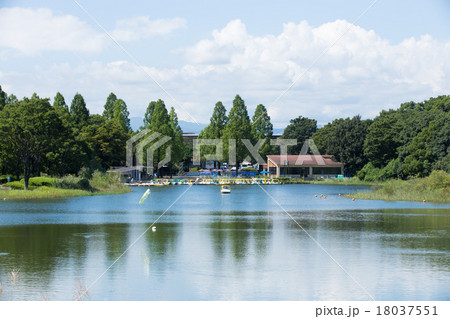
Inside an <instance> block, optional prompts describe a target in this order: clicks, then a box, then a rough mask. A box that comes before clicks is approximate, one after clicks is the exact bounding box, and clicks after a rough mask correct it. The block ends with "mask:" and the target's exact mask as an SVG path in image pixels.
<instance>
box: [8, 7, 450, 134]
mask: <svg viewBox="0 0 450 319" xmlns="http://www.w3.org/2000/svg"><path fill="white" fill-rule="evenodd" d="M78 2H79V3H80V5H81V6H82V7H84V9H85V10H86V11H87V12H89V13H90V14H91V15H92V16H93V17H94V18H95V19H97V20H98V22H99V23H100V24H101V26H102V27H104V28H105V29H106V30H107V31H108V33H110V34H111V35H112V36H113V38H114V39H115V40H116V41H118V42H119V43H120V44H121V45H122V46H123V47H124V48H125V49H126V50H127V52H128V53H129V54H130V55H131V56H132V57H133V58H134V59H135V61H137V62H138V64H139V65H136V64H135V63H134V62H135V61H133V60H132V59H131V58H130V56H128V55H127V54H126V53H124V52H123V51H122V50H121V49H120V48H118V47H117V45H116V44H115V43H114V42H113V41H112V40H111V39H110V38H109V37H108V36H106V34H105V33H104V32H103V31H102V30H101V29H100V28H99V27H98V26H97V25H96V24H95V23H94V21H92V20H91V19H90V17H89V16H88V15H87V14H86V13H85V12H83V10H81V9H80V8H79V7H78V5H77V4H76V3H75V2H74V1H70V0H66V1H39V2H37V1H0V85H2V87H3V89H4V90H5V91H6V92H7V93H13V94H15V95H17V96H18V97H23V96H30V95H31V94H32V93H33V92H35V91H36V92H37V93H38V94H39V95H40V96H41V97H49V98H53V97H54V96H55V94H56V92H58V91H60V92H61V93H62V94H63V95H64V97H65V99H66V102H67V103H68V104H70V101H71V99H72V97H73V95H74V94H75V93H76V92H80V93H81V94H82V95H83V96H84V97H85V99H86V102H87V104H88V107H89V109H90V110H91V112H92V113H99V112H101V111H102V107H103V104H104V102H105V100H106V97H107V95H108V94H109V92H111V91H112V92H114V93H115V94H116V95H117V96H118V97H119V98H122V99H124V100H125V102H126V103H127V105H128V108H129V111H130V113H131V116H143V114H144V112H145V108H146V106H147V105H148V103H149V102H150V101H151V100H156V99H158V98H162V99H163V100H164V101H165V102H166V105H167V106H174V107H175V108H176V110H177V112H178V114H179V116H180V118H181V119H183V120H188V121H193V119H195V120H196V121H198V122H203V123H205V122H207V121H208V119H209V117H210V115H211V112H212V108H213V106H214V104H215V102H217V101H218V100H221V101H223V102H224V104H225V106H226V107H227V109H228V110H229V108H230V107H231V104H232V100H233V98H234V96H235V95H236V94H240V95H241V97H242V98H243V99H244V100H245V101H246V104H247V106H248V108H249V112H250V114H251V115H252V113H253V110H254V108H255V107H256V105H257V104H260V103H262V104H264V105H266V107H268V109H269V114H270V115H271V117H272V121H273V122H274V124H275V126H276V127H282V126H285V125H286V124H287V123H288V122H289V120H290V119H292V118H295V117H297V116H299V115H302V116H306V117H310V118H315V119H317V120H318V122H319V123H320V124H326V123H327V122H328V121H331V120H333V119H334V118H336V117H347V116H353V115H356V114H361V115H362V116H363V118H370V117H373V116H375V115H376V114H377V113H378V112H379V111H380V110H381V109H386V108H389V107H397V106H398V105H399V104H400V103H401V102H405V101H409V100H416V101H421V100H424V99H428V98H429V97H431V96H437V95H442V94H449V89H450V81H449V80H450V78H449V77H450V76H449V72H450V22H449V19H448V17H449V16H450V15H449V14H450V4H448V2H446V1H443V0H441V1H439V0H434V1H433V0H432V1H406V0H396V1H386V0H380V1H378V2H377V3H376V4H375V5H374V6H373V7H372V8H371V9H370V10H369V11H368V12H367V13H366V14H364V15H363V16H362V17H361V19H360V20H358V21H357V22H356V23H355V24H352V22H354V21H355V20H356V19H357V18H358V16H360V14H361V13H362V12H364V11H365V10H366V9H367V8H368V7H369V6H370V5H371V4H372V3H373V1H361V0H360V1H331V0H327V1H325V0H322V1H320V0H319V1H277V2H275V1H128V2H123V1H84V0H79V1H78ZM344 33H345V34H344ZM343 34H344V35H343ZM342 35H343V36H342ZM337 39H339V40H338V41H336V40H337ZM335 41H336V43H335V45H333V46H332V47H331V48H329V49H328V50H327V48H328V47H329V45H330V44H331V43H333V42H335ZM324 50H327V51H326V52H325V53H324V54H323V55H321V54H322V53H323V52H324ZM319 56H320V59H318V60H317V61H316V58H317V57H319ZM149 75H150V76H151V77H152V78H154V79H156V80H157V81H158V83H159V84H160V85H161V86H162V87H163V88H164V89H165V90H166V92H167V93H168V94H166V92H164V91H163V90H161V88H160V87H159V86H158V85H156V84H155V83H154V81H153V80H152V79H151V77H150V76H149ZM296 79H297V82H296V84H295V85H294V86H293V87H292V89H290V90H289V91H288V92H286V94H284V95H283V96H281V97H280V94H282V92H284V91H285V90H286V89H287V88H288V87H289V86H290V85H291V83H292V82H293V81H295V80H296Z"/></svg>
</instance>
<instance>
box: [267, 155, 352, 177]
mask: <svg viewBox="0 0 450 319" xmlns="http://www.w3.org/2000/svg"><path fill="white" fill-rule="evenodd" d="M267 170H268V171H270V172H271V173H272V174H276V176H277V177H280V176H288V175H289V176H292V175H295V176H296V177H308V178H316V177H320V178H327V177H335V176H337V175H344V163H341V162H337V161H335V160H334V159H333V155H267Z"/></svg>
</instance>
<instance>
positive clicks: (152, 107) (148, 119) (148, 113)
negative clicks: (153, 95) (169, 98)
mask: <svg viewBox="0 0 450 319" xmlns="http://www.w3.org/2000/svg"><path fill="white" fill-rule="evenodd" d="M157 105H159V106H162V105H164V107H166V106H165V104H164V101H163V100H161V99H159V100H158V101H151V102H150V103H149V104H148V106H147V110H145V115H144V127H148V126H149V125H150V123H151V121H152V116H153V112H155V108H156V106H157Z"/></svg>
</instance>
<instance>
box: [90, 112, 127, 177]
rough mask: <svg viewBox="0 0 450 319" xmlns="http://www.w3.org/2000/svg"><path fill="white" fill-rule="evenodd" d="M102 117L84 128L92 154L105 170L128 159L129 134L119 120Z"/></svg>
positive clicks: (121, 164) (120, 164)
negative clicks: (127, 143)
mask: <svg viewBox="0 0 450 319" xmlns="http://www.w3.org/2000/svg"><path fill="white" fill-rule="evenodd" d="M102 119H103V120H100V118H96V119H94V121H93V122H91V124H90V125H88V126H85V127H84V128H83V130H82V134H83V136H84V138H85V140H86V141H87V143H88V145H89V147H90V149H91V151H92V153H91V156H92V157H93V159H94V162H97V163H99V164H100V165H101V166H102V167H103V169H105V170H106V169H109V168H111V167H112V166H123V165H124V164H125V161H126V142H127V140H128V139H129V134H128V133H127V132H125V130H124V129H123V127H122V126H121V125H120V124H119V122H117V121H114V120H105V119H104V117H102Z"/></svg>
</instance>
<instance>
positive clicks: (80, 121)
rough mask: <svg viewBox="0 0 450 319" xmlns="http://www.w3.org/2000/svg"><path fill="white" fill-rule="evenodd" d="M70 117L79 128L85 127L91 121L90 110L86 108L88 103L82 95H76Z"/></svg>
mask: <svg viewBox="0 0 450 319" xmlns="http://www.w3.org/2000/svg"><path fill="white" fill-rule="evenodd" d="M70 115H71V116H72V121H73V123H74V124H75V125H76V126H77V127H83V126H84V125H86V124H87V121H88V119H89V110H88V109H87V108H86V102H84V98H83V96H82V95H81V94H80V93H77V94H75V96H74V97H73V100H72V104H71V105H70Z"/></svg>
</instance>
